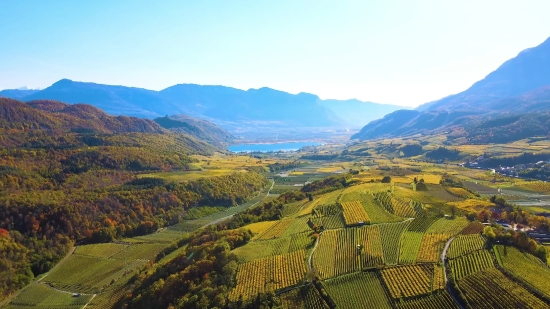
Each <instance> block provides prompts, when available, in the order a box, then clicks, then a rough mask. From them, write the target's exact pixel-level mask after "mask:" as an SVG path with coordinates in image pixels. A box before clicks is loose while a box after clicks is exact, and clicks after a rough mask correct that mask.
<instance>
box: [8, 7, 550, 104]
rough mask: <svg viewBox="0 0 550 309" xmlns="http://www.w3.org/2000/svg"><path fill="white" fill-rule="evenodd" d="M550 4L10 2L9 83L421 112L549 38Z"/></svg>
mask: <svg viewBox="0 0 550 309" xmlns="http://www.w3.org/2000/svg"><path fill="white" fill-rule="evenodd" d="M548 12H550V1H548V0H523V1H517V0H514V1H509V0H499V1H494V0H483V1H480V0H476V1H473V0H461V1H441V0H425V1H420V0H385V1H382V0H380V1H379V0H376V1H375V0H370V1H320V0H316V1H286V0H278V1H258V0H256V1H179V0H164V1H155V2H153V1H142V0H117V1H105V0H96V1H73V0H71V1H58V0H48V1H40V0H35V1H30V0H2V1H0V16H1V18H0V43H1V44H0V89H9V88H17V87H21V86H29V87H40V88H44V87H47V86H49V85H51V84H52V83H54V82H56V81H57V80H59V79H61V78H69V79H72V80H77V81H88V82H97V83H105V84H117V85H125V86H134V87H143V88H148V89H155V90H160V89H163V88H165V87H168V86H171V85H174V84H180V83H196V84H213V85H225V86H232V87H236V88H240V89H249V88H259V87H264V86H267V87H271V88H275V89H280V90H284V91H288V92H291V93H298V92H310V93H314V94H317V95H319V96H320V97H321V98H323V99H328V98H333V99H349V98H357V99H360V100H364V101H373V102H379V103H391V104H399V105H406V106H416V105H419V104H421V103H425V102H428V101H432V100H435V99H439V98H441V97H444V96H447V95H449V94H452V93H457V92H460V91H462V90H464V89H466V88H468V87H469V86H470V85H471V84H473V83H474V82H475V81H477V80H479V79H481V78H483V77H484V76H486V75H487V74H488V73H490V72H491V71H492V70H494V69H496V68H497V67H498V66H499V65H500V64H501V63H502V62H504V61H506V60H507V59H509V58H512V57H514V56H516V55H517V54H518V53H519V52H520V51H521V50H523V49H525V48H528V47H533V46H536V45H538V44H540V43H542V42H543V41H544V40H545V39H546V38H547V37H549V36H550V18H548Z"/></svg>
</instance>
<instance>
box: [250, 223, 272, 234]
mask: <svg viewBox="0 0 550 309" xmlns="http://www.w3.org/2000/svg"><path fill="white" fill-rule="evenodd" d="M278 222H279V221H263V222H256V223H251V224H249V225H245V226H243V228H244V229H249V230H250V231H251V232H252V233H254V234H261V233H263V232H265V231H267V230H269V229H270V228H271V227H272V226H273V225H275V224H277V223H278Z"/></svg>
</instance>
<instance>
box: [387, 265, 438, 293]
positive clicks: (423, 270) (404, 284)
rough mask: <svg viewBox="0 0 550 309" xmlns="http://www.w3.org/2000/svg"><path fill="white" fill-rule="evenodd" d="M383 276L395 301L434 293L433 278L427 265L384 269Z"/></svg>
mask: <svg viewBox="0 0 550 309" xmlns="http://www.w3.org/2000/svg"><path fill="white" fill-rule="evenodd" d="M381 274H382V279H384V283H385V284H386V287H387V288H388V290H389V291H390V296H391V297H392V298H394V299H396V298H408V297H412V296H418V295H423V294H428V293H430V292H431V291H432V276H431V272H430V270H429V269H428V267H427V265H422V266H421V265H409V266H398V267H390V268H385V269H383V270H382V271H381ZM428 274H430V276H428Z"/></svg>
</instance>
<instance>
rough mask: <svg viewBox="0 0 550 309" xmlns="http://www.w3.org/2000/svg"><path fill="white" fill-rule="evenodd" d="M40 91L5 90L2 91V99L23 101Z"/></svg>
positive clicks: (0, 93) (0, 94)
mask: <svg viewBox="0 0 550 309" xmlns="http://www.w3.org/2000/svg"><path fill="white" fill-rule="evenodd" d="M38 91H40V90H32V89H31V90H28V89H5V90H2V91H0V97H2V98H11V99H16V100H19V99H22V98H24V97H26V96H29V95H31V94H33V93H36V92H38Z"/></svg>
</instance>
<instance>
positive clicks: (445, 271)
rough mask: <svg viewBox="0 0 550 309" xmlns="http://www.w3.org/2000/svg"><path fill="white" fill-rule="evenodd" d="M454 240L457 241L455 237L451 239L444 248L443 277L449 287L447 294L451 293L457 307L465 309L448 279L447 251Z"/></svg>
mask: <svg viewBox="0 0 550 309" xmlns="http://www.w3.org/2000/svg"><path fill="white" fill-rule="evenodd" d="M454 239H455V238H454V237H451V239H449V240H448V241H447V243H446V244H445V248H443V252H441V262H442V263H443V275H444V276H445V286H446V287H447V292H449V295H451V297H452V298H453V301H454V302H455V304H457V306H458V307H459V308H460V309H464V307H462V305H461V304H460V302H458V299H457V298H456V296H455V294H454V292H453V290H452V289H451V288H449V284H448V279H447V263H446V259H447V250H449V247H450V246H451V243H452V242H453V240H454Z"/></svg>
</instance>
